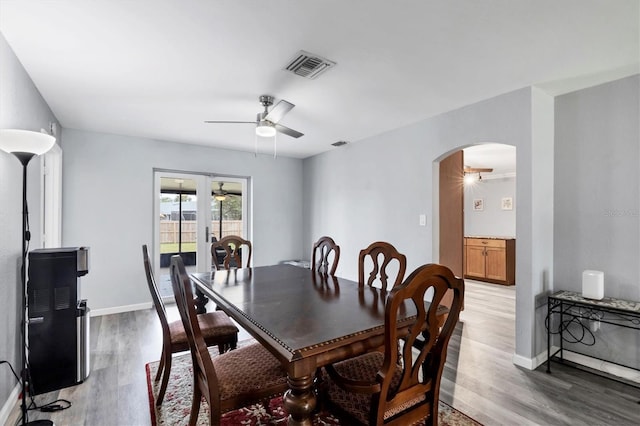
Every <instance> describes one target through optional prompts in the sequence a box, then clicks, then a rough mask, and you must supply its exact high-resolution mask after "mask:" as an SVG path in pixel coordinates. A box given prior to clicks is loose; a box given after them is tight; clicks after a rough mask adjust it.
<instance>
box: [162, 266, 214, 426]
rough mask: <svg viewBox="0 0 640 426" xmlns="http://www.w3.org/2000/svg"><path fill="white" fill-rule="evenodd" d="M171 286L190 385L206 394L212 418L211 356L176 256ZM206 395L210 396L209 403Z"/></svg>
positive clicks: (185, 277)
mask: <svg viewBox="0 0 640 426" xmlns="http://www.w3.org/2000/svg"><path fill="white" fill-rule="evenodd" d="M170 274H171V285H172V287H173V294H174V295H175V298H176V305H177V306H178V311H179V312H180V318H181V319H182V324H183V325H184V330H185V333H186V335H187V340H188V341H189V349H190V351H191V360H192V363H193V374H194V379H195V380H194V385H196V386H200V388H201V389H202V388H203V387H204V388H205V389H206V391H205V389H202V394H203V395H204V396H206V397H207V402H208V403H209V408H210V409H211V410H212V414H213V415H214V416H215V417H213V418H220V415H221V413H220V404H219V403H218V401H220V393H219V388H218V385H217V380H218V379H217V376H216V372H215V369H214V367H213V362H212V361H211V355H209V351H208V350H207V344H206V343H205V341H204V337H203V336H202V331H201V330H200V324H199V323H198V317H197V313H196V308H195V306H194V303H193V291H192V290H191V280H190V279H189V275H188V274H187V271H186V269H185V267H184V262H183V261H182V258H181V257H180V256H179V255H175V256H171V266H170ZM210 397H211V398H213V401H214V402H212V401H211V400H210Z"/></svg>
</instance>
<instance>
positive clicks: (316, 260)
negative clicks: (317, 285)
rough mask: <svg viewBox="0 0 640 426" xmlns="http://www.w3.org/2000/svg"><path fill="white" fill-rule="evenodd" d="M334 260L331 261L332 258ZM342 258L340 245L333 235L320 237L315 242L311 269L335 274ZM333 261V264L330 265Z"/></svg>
mask: <svg viewBox="0 0 640 426" xmlns="http://www.w3.org/2000/svg"><path fill="white" fill-rule="evenodd" d="M331 257H333V260H332V261H331V262H329V260H330V258H331ZM339 260H340V246H339V245H337V244H336V242H335V241H333V238H331V237H326V236H325V237H320V239H319V240H318V241H316V242H315V243H314V244H313V250H312V252H311V269H313V270H314V271H316V272H319V273H322V274H330V275H335V273H336V268H338V261H339ZM329 263H331V266H329Z"/></svg>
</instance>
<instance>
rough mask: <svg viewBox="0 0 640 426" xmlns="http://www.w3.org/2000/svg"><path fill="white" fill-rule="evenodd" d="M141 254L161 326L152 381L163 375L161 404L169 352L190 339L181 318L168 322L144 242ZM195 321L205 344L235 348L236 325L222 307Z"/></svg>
mask: <svg viewBox="0 0 640 426" xmlns="http://www.w3.org/2000/svg"><path fill="white" fill-rule="evenodd" d="M142 257H143V259H144V270H145V273H146V274H147V284H148V285H149V291H150V292H151V298H152V299H153V306H154V307H155V308H156V313H157V314H158V318H159V319H160V325H161V326H162V353H161V354H160V364H159V366H158V372H157V374H156V377H155V381H156V382H157V381H158V380H160V376H162V383H161V385H160V392H159V393H158V398H157V399H156V405H160V404H162V400H163V399H164V394H165V392H166V391H167V384H168V383H169V375H170V374H171V360H172V354H174V353H177V352H184V351H188V350H189V341H188V340H187V335H186V333H185V331H184V327H183V325H182V321H181V320H178V321H173V322H169V320H168V319H167V311H166V309H165V306H164V302H163V301H162V297H160V292H159V291H158V286H157V284H156V279H155V277H154V275H153V270H152V268H151V261H150V260H149V252H148V250H147V246H146V244H145V245H143V246H142ZM198 322H199V324H200V329H201V330H202V334H203V337H204V339H205V342H206V345H207V346H215V345H217V346H218V350H219V351H220V353H222V352H225V351H227V350H229V349H235V348H236V346H237V343H238V327H236V326H235V324H233V322H232V321H231V319H230V318H229V317H228V316H227V314H225V313H224V312H222V311H216V312H209V313H205V314H201V315H198Z"/></svg>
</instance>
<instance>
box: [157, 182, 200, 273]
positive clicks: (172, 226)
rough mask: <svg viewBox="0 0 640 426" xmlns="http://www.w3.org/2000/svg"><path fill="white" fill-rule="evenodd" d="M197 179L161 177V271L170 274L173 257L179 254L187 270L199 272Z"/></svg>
mask: <svg viewBox="0 0 640 426" xmlns="http://www.w3.org/2000/svg"><path fill="white" fill-rule="evenodd" d="M196 188H197V182H196V179H190V178H188V177H184V178H175V177H161V178H160V194H159V195H160V235H159V241H160V268H161V270H162V273H163V274H168V268H169V264H170V263H171V256H173V255H175V254H180V255H181V256H182V259H183V261H184V264H185V266H186V267H187V271H189V272H192V271H195V270H196V266H197V265H196V262H197V256H196V252H197V244H198V241H197V235H198V232H197V231H198V207H197V202H198V196H197V191H196Z"/></svg>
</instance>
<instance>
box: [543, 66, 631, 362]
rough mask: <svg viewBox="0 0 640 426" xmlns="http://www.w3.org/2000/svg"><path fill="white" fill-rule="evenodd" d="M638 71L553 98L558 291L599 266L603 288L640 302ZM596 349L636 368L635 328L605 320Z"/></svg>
mask: <svg viewBox="0 0 640 426" xmlns="http://www.w3.org/2000/svg"><path fill="white" fill-rule="evenodd" d="M639 94H640V77H639V76H638V75H636V76H633V77H629V78H625V79H622V80H618V81H615V82H612V83H608V84H603V85H600V86H596V87H592V88H589V89H585V90H581V91H578V92H575V93H570V94H567V95H564V96H559V97H558V98H556V145H555V151H556V153H555V156H556V168H555V174H556V181H555V230H554V246H555V247H554V251H555V252H556V253H557V254H556V256H555V259H554V271H555V273H554V275H555V285H554V287H555V289H556V290H560V289H562V290H572V291H577V292H581V291H582V284H581V283H582V271H583V270H585V269H596V270H601V271H604V277H605V278H604V294H605V296H607V297H615V298H621V299H629V300H640V266H639V265H640V201H639V200H640V130H639V129H640V121H639V120H640V119H639V117H640V110H639V105H640V95H639ZM596 337H597V339H596V341H597V344H596V345H595V346H594V347H584V346H573V349H575V350H576V351H579V352H581V353H584V354H588V355H595V356H600V357H602V358H606V359H608V360H614V361H617V362H619V363H621V364H623V365H627V366H633V367H635V368H640V349H639V348H640V340H639V334H638V333H637V332H628V331H627V332H625V331H624V330H621V329H620V328H614V329H611V328H607V327H605V326H603V327H602V329H601V330H600V331H599V332H597V333H596Z"/></svg>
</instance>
